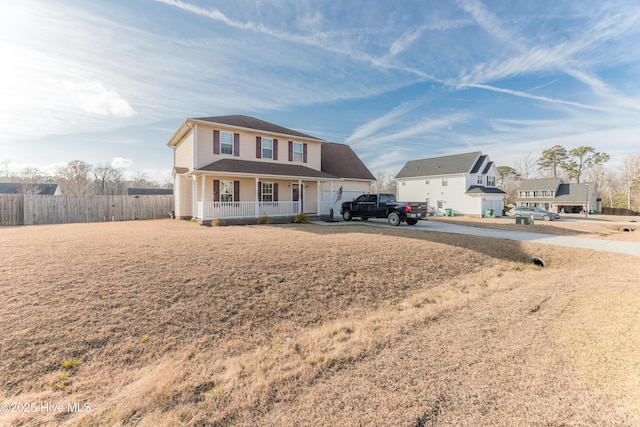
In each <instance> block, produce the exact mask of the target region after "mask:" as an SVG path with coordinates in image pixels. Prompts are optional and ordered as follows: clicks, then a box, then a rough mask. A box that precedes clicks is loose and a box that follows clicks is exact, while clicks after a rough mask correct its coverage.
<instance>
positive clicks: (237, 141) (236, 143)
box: [233, 133, 240, 157]
mask: <svg viewBox="0 0 640 427" xmlns="http://www.w3.org/2000/svg"><path fill="white" fill-rule="evenodd" d="M233 155H234V156H236V157H238V156H239V155H240V134H239V133H234V134H233Z"/></svg>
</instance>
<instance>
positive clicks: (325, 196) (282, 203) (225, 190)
mask: <svg viewBox="0 0 640 427" xmlns="http://www.w3.org/2000/svg"><path fill="white" fill-rule="evenodd" d="M337 189H338V186H337V185H336V183H334V182H333V181H323V180H322V181H321V180H309V179H303V178H297V179H295V178H294V179H291V178H288V179H287V177H274V176H251V177H247V176H238V175H231V174H230V175H221V174H216V173H212V174H207V173H204V174H194V175H193V176H192V177H191V190H192V201H193V205H192V206H193V207H192V212H193V215H192V216H193V217H194V218H196V219H199V220H201V221H212V220H218V219H232V218H233V219H242V218H248V219H250V218H261V217H293V216H295V215H297V214H299V213H301V212H304V213H306V214H308V215H318V216H319V215H329V212H330V209H331V207H332V204H333V203H332V202H334V203H336V202H337V201H336V197H335V193H336V191H337ZM332 199H333V200H332ZM338 205H339V203H338ZM333 208H334V211H335V210H336V207H335V206H334V207H333ZM337 209H338V211H339V210H340V208H339V207H338V208H337Z"/></svg>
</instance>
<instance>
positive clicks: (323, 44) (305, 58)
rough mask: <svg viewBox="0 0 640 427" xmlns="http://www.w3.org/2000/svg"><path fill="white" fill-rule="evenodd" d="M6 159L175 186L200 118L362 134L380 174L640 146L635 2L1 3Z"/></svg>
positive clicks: (614, 159)
mask: <svg viewBox="0 0 640 427" xmlns="http://www.w3.org/2000/svg"><path fill="white" fill-rule="evenodd" d="M0 58H1V61H2V67H1V68H0V77H2V78H0V95H1V96H0V162H1V161H7V160H8V161H9V162H10V166H11V167H12V168H14V169H20V168H23V167H26V166H35V167H39V168H41V169H44V170H47V171H53V170H55V168H56V167H57V166H60V165H63V164H66V163H67V162H68V161H70V160H74V159H79V160H84V161H86V162H89V163H92V164H97V163H112V164H113V165H114V166H117V167H123V168H125V169H126V170H127V171H128V172H129V173H130V174H133V173H135V172H138V171H144V172H145V173H147V175H149V177H151V178H153V179H156V180H158V181H160V182H167V181H169V180H170V177H171V175H170V170H171V167H172V151H171V149H169V148H167V147H166V142H167V141H168V139H169V138H170V137H171V135H172V134H173V132H174V131H175V130H176V129H177V127H178V125H179V124H180V123H181V122H182V121H183V120H184V119H185V118H187V117H202V116H215V115H229V114H246V115H250V116H254V117H257V118H260V119H263V120H267V121H270V122H273V123H277V124H279V125H283V126H286V127H290V128H293V129H297V130H300V131H303V132H307V133H309V134H311V135H314V136H317V137H320V138H323V139H326V140H329V141H333V142H339V143H347V144H349V145H351V147H352V148H353V149H354V150H355V151H356V153H357V154H358V155H360V157H361V158H362V159H363V160H364V162H365V163H366V164H367V166H368V167H369V169H371V170H372V171H373V172H376V171H381V170H397V169H399V168H400V167H401V166H402V165H403V164H404V163H405V162H406V161H407V160H411V159H417V158H424V157H432V156H439V155H447V154H455V153H462V152H468V151H475V150H481V151H483V152H484V153H485V154H489V156H490V157H491V158H492V160H494V161H495V162H496V163H497V164H499V165H510V166H515V165H516V163H517V162H518V159H520V158H522V157H523V156H525V155H527V154H531V155H533V156H534V157H536V158H537V157H538V156H539V155H540V153H541V151H542V150H543V149H546V148H550V147H551V146H553V145H556V144H560V145H563V146H564V147H565V148H568V149H570V148H574V147H577V146H580V145H591V146H593V147H595V148H596V150H597V151H603V152H606V153H609V154H610V155H611V161H610V162H609V164H610V165H611V167H614V166H615V165H616V164H618V163H619V162H620V161H621V159H622V158H623V157H624V155H626V154H631V153H634V152H637V151H638V150H639V149H640V84H639V83H640V3H638V2H637V1H632V0H629V1H615V0H613V1H606V2H603V1H600V0H596V1H589V0H573V1H571V0H567V1H562V2H556V1H539V0H531V1H516V0H503V1H498V0H496V1H487V0H484V1H483V0H459V1H444V0H403V1H389V0H371V1H366V2H364V1H356V0H354V1H342V2H338V1H303V0H291V1H288V0H286V1H283V0H274V1H245V0H217V1H205V0H127V1H103V0H91V1H86V0H44V1H37V0H20V1H19V2H2V3H1V4H0Z"/></svg>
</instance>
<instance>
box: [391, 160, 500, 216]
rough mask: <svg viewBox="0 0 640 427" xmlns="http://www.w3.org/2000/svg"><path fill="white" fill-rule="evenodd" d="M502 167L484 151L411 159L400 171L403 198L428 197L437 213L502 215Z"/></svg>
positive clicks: (429, 202) (400, 186) (399, 191)
mask: <svg viewBox="0 0 640 427" xmlns="http://www.w3.org/2000/svg"><path fill="white" fill-rule="evenodd" d="M497 176H498V170H497V168H496V165H495V164H494V163H493V162H492V161H491V159H490V158H489V156H487V155H484V154H482V152H480V151H474V152H472V153H464V154H455V155H450V156H442V157H431V158H426V159H420V160H411V161H409V162H407V163H406V164H405V165H404V167H403V168H402V169H401V170H400V172H399V173H398V174H397V175H396V187H397V189H398V190H397V191H398V194H397V196H398V199H399V200H411V201H420V202H421V201H426V202H427V203H428V204H429V206H430V207H431V208H432V210H433V212H435V213H436V215H444V214H445V213H450V214H460V215H478V216H485V215H487V214H490V215H501V214H502V210H503V209H504V196H505V194H506V193H505V192H504V191H502V190H501V189H499V188H498V187H496V178H497Z"/></svg>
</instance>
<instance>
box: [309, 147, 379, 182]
mask: <svg viewBox="0 0 640 427" xmlns="http://www.w3.org/2000/svg"><path fill="white" fill-rule="evenodd" d="M320 159H321V161H320V163H321V165H320V169H321V170H322V172H326V173H328V174H330V175H333V176H339V177H340V178H350V179H366V180H370V181H375V180H376V178H375V177H374V176H373V174H372V173H371V171H369V169H367V167H366V166H365V165H364V163H362V160H360V158H359V157H358V156H357V155H356V153H354V152H353V150H352V149H351V147H349V146H348V145H345V144H336V143H333V142H326V143H324V144H322V146H321V154H320Z"/></svg>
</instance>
